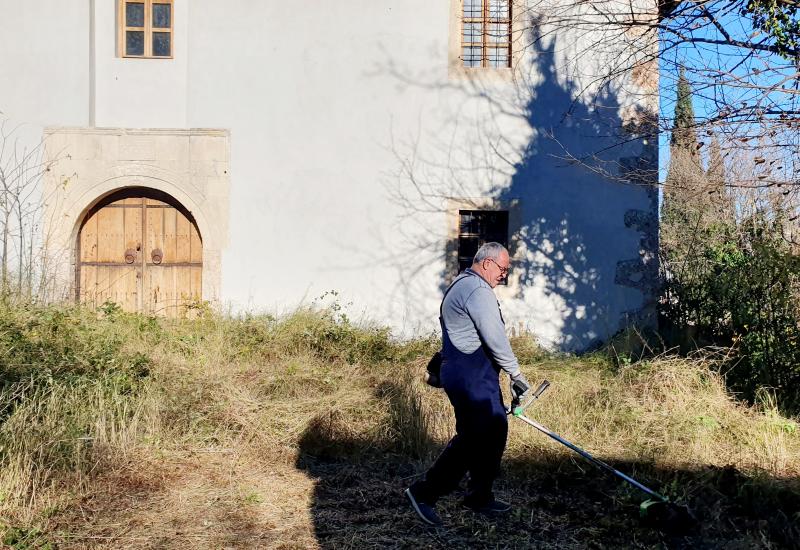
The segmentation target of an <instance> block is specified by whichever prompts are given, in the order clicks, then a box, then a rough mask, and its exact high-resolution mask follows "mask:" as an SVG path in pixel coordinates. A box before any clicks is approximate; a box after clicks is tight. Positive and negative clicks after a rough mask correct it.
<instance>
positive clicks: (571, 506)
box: [0, 307, 800, 548]
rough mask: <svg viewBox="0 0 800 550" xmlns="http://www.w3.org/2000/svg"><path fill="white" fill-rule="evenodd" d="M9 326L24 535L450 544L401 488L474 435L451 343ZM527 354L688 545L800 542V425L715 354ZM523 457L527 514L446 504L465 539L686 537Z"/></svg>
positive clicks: (5, 432) (595, 485)
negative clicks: (450, 386) (689, 520)
mask: <svg viewBox="0 0 800 550" xmlns="http://www.w3.org/2000/svg"><path fill="white" fill-rule="evenodd" d="M0 320H1V321H2V330H0V345H1V346H2V350H3V351H2V353H3V356H2V371H0V372H2V388H3V389H2V392H0V407H2V421H0V422H1V423H0V495H1V496H0V518H2V519H1V520H0V523H1V524H2V527H0V531H2V533H3V535H2V536H3V537H4V538H3V541H4V544H6V545H8V546H11V547H14V548H45V547H47V545H51V547H52V546H63V547H97V546H103V547H120V546H126V547H131V546H134V547H152V546H161V547H163V546H173V547H186V546H192V547H219V546H243V547H248V546H249V547H252V546H272V547H298V548H308V547H314V546H337V547H342V546H344V547H357V546H363V545H365V544H370V543H372V544H376V542H375V541H376V540H377V541H382V542H379V543H380V544H382V545H384V546H392V545H395V546H399V545H402V544H411V545H420V546H425V545H429V546H430V545H434V546H435V545H437V544H438V543H437V542H436V540H437V539H436V538H435V535H433V534H431V533H430V532H428V531H427V530H425V529H424V528H422V527H421V526H420V525H419V524H418V523H417V522H416V521H415V520H414V518H413V516H412V515H411V514H410V513H407V512H408V510H407V508H406V506H405V503H404V502H403V501H402V497H401V496H400V491H401V489H402V488H404V487H405V485H407V484H408V482H409V481H408V480H409V477H410V476H413V475H415V474H418V473H419V472H421V471H422V469H423V467H424V465H426V464H428V463H429V461H430V460H431V459H432V457H434V456H435V454H436V453H437V452H438V450H439V449H440V448H441V445H442V444H443V443H444V442H445V441H446V440H447V438H448V437H449V435H450V432H451V430H452V425H453V419H452V417H451V412H450V407H449V405H448V404H447V402H446V398H445V397H444V395H443V394H442V393H441V392H439V391H436V390H433V389H431V388H429V387H427V386H425V385H424V384H423V383H422V382H421V373H422V370H423V368H424V364H425V362H426V361H427V358H428V356H429V354H430V353H431V351H432V350H433V349H434V348H435V347H436V345H437V342H435V341H433V340H421V341H412V342H397V341H394V340H393V339H392V338H391V337H390V335H389V333H388V331H387V330H385V329H383V328H380V327H370V326H367V327H359V326H355V325H354V324H352V323H351V322H349V321H347V319H346V318H343V317H341V316H340V315H339V314H337V312H335V311H330V310H324V311H313V310H300V311H298V312H296V313H294V314H292V315H289V316H286V317H282V318H275V317H271V316H251V317H246V318H243V319H231V318H227V317H222V316H219V315H216V314H213V313H211V312H210V311H207V310H206V311H202V314H201V315H200V317H199V318H198V319H196V320H192V321H189V320H186V321H167V320H159V319H154V318H148V317H144V316H139V315H130V314H125V313H122V312H120V311H119V310H118V309H116V308H113V307H106V308H105V309H104V311H101V312H92V311H87V310H84V309H80V308H73V307H70V308H63V307H49V308H34V307H25V308H23V307H16V308H11V307H5V308H4V309H2V310H0ZM514 346H515V348H516V349H517V351H518V353H519V356H520V358H521V359H523V361H524V363H525V364H524V369H525V371H526V373H527V375H528V377H529V378H531V379H541V378H544V377H547V378H548V379H550V380H551V381H552V382H553V386H552V389H551V390H550V391H549V392H548V394H545V397H544V398H543V399H542V402H541V405H539V406H538V408H537V409H536V410H535V411H534V415H535V416H536V417H537V418H538V419H539V420H540V421H541V422H543V423H544V424H545V425H547V426H549V427H551V428H552V429H554V430H555V431H557V432H559V433H561V434H562V435H564V436H565V437H567V438H568V439H570V440H573V441H575V442H576V443H578V444H580V445H582V446H584V447H585V448H587V449H588V450H590V451H591V452H593V453H596V454H597V455H598V456H600V457H602V458H603V459H605V460H609V461H611V462H612V463H614V464H617V465H618V466H619V467H620V468H624V469H625V470H626V471H629V472H634V473H635V474H636V475H637V476H640V477H641V478H642V479H643V480H644V481H646V482H647V483H651V484H653V485H655V486H656V487H658V488H659V489H660V490H663V491H665V492H667V493H668V494H669V495H670V496H674V497H677V498H680V499H682V500H684V501H687V502H689V503H690V504H691V505H692V506H694V507H697V508H700V509H701V510H700V512H701V513H702V514H703V515H704V517H705V518H706V519H707V520H708V521H705V522H703V525H702V527H701V529H700V530H699V531H697V532H694V533H691V534H689V535H686V536H685V537H684V538H682V539H681V540H682V541H683V543H684V544H690V545H695V546H698V545H699V546H702V545H704V544H716V545H722V544H726V543H738V544H741V545H751V544H752V543H758V544H760V542H758V541H761V542H763V541H768V542H769V544H783V545H791V544H797V543H798V541H800V533H798V532H797V525H798V520H800V515H798V514H800V488H799V487H798V478H800V459H799V458H798V457H800V429H798V424H797V422H796V421H795V420H794V419H791V418H788V417H784V416H782V415H781V414H780V413H779V412H778V411H777V410H776V409H775V407H774V403H773V402H770V401H764V402H760V403H758V404H757V405H756V406H745V405H742V404H739V403H738V402H737V401H735V400H733V399H732V398H731V397H730V396H729V395H728V394H727V393H726V391H725V388H724V385H723V383H722V380H721V378H720V377H719V375H718V374H716V373H715V371H713V370H712V369H709V365H707V364H704V363H702V362H699V361H691V360H685V359H678V358H672V359H666V358H662V359H656V360H653V361H644V362H641V363H638V364H634V365H628V366H624V367H617V366H615V364H614V363H613V362H612V361H610V360H608V359H607V358H606V357H605V356H603V355H595V356H592V357H588V358H583V359H575V358H570V357H563V358H562V357H553V356H549V355H547V354H545V353H543V352H541V351H540V350H537V349H536V347H535V346H534V345H533V344H532V343H531V341H530V340H526V339H522V340H518V341H516V342H514ZM505 464H506V466H507V472H506V475H505V482H504V483H503V484H501V491H503V493H504V494H506V495H508V496H510V497H511V498H512V499H513V500H514V501H515V503H516V504H517V505H518V510H517V512H516V513H515V514H514V516H513V517H512V518H510V519H509V520H508V521H507V522H504V523H500V524H497V525H496V526H495V525H494V524H490V523H486V522H483V521H482V520H480V519H479V518H474V517H472V516H470V515H468V514H467V513H465V512H463V511H461V510H459V509H458V508H456V507H454V503H453V502H450V501H448V502H446V503H444V507H445V508H444V512H445V514H446V515H447V516H448V518H449V519H448V521H449V522H450V523H451V524H452V531H451V535H452V537H451V540H452V541H455V543H456V545H463V546H472V547H475V546H497V545H500V546H503V545H505V546H518V547H519V546H529V545H531V544H534V543H536V544H539V545H551V546H553V547H564V546H570V545H577V546H580V545H582V544H588V541H590V540H591V541H599V542H600V543H602V544H606V545H609V546H615V545H619V544H627V543H628V542H629V540H630V539H629V538H627V537H628V536H629V534H630V533H635V534H636V538H637V540H638V541H640V543H641V545H643V546H648V545H649V546H652V545H655V544H659V543H665V542H664V540H665V539H663V535H661V534H659V533H658V532H655V531H652V530H648V529H646V528H644V527H642V526H640V525H638V523H637V522H636V519H635V509H636V503H637V499H638V495H635V494H633V493H632V492H631V491H630V490H629V489H627V488H625V487H623V486H621V485H619V484H618V483H617V481H615V480H613V479H609V478H608V477H607V476H605V475H604V474H602V473H599V472H596V471H594V470H592V469H591V468H590V467H587V466H586V465H583V464H581V463H580V462H578V461H575V460H573V459H572V456H571V454H570V452H569V451H568V450H566V449H564V448H561V447H558V446H557V445H555V444H553V443H552V442H551V441H550V440H548V439H547V438H545V437H543V436H541V435H540V434H538V433H535V432H533V430H530V429H529V428H528V427H527V426H525V425H524V424H522V423H514V422H512V424H511V433H510V438H509V447H508V452H507V455H506V461H505ZM776 509H777V510H779V511H778V512H776V511H775V510H776ZM767 510H769V513H767ZM598 518H601V519H602V521H599V520H598ZM722 520H724V521H722ZM731 523H733V525H735V527H734V528H731V527H730V524H731ZM544 526H547V527H546V528H545V527H544ZM623 534H624V535H625V537H626V538H624V539H623V538H621V537H622V536H623ZM581 541H583V542H581Z"/></svg>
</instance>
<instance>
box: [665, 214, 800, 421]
mask: <svg viewBox="0 0 800 550" xmlns="http://www.w3.org/2000/svg"><path fill="white" fill-rule="evenodd" d="M780 223H781V220H770V219H767V218H766V216H754V217H752V218H750V219H748V220H746V221H745V222H743V223H741V224H740V225H739V226H737V227H734V226H725V225H723V224H718V225H716V226H714V227H711V228H710V229H707V230H706V231H705V232H704V234H703V235H701V236H699V237H698V238H697V239H696V241H695V247H696V249H695V250H687V251H684V254H683V255H682V256H681V257H673V258H667V266H666V267H667V269H668V270H669V273H668V275H669V276H668V279H667V284H666V300H665V303H664V307H663V308H662V314H663V315H664V317H665V319H666V321H667V322H668V326H670V327H673V328H675V327H677V328H678V329H680V330H681V331H683V333H684V334H685V333H690V334H691V337H692V338H693V339H694V341H695V343H696V344H698V345H701V346H703V345H716V346H725V347H730V348H731V349H732V350H733V351H734V353H733V355H732V356H729V357H727V358H726V359H725V360H724V361H723V371H724V372H725V374H726V380H727V382H728V385H729V387H730V388H731V389H733V390H734V391H736V392H738V393H740V394H741V395H742V396H743V397H744V398H746V399H748V400H749V401H751V402H753V401H754V400H755V398H756V395H757V392H759V391H760V390H764V389H766V390H769V391H772V392H774V393H775V394H776V396H777V398H778V402H779V404H780V406H781V408H783V409H784V410H786V411H789V412H792V413H797V412H800V394H798V392H797V388H798V385H800V301H799V300H800V298H799V296H800V294H799V293H800V257H799V256H797V255H796V254H793V252H792V250H791V247H790V246H789V244H788V243H787V242H786V241H785V240H783V238H782V236H781V233H780ZM673 336H674V332H673ZM673 341H674V339H673Z"/></svg>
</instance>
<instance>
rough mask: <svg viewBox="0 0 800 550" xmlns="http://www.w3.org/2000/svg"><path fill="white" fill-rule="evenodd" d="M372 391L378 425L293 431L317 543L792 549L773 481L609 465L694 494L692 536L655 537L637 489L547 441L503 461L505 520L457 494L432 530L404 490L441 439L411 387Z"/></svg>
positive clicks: (730, 473) (331, 418) (798, 505)
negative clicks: (381, 413) (547, 446)
mask: <svg viewBox="0 0 800 550" xmlns="http://www.w3.org/2000/svg"><path fill="white" fill-rule="evenodd" d="M376 393H377V396H378V397H379V399H380V400H381V401H382V402H384V403H385V406H386V407H387V408H388V411H389V417H390V418H391V419H392V420H391V421H390V424H389V425H388V426H384V429H381V430H377V431H373V432H371V433H369V434H355V433H353V432H352V430H351V427H350V426H348V425H347V422H346V419H344V418H343V417H341V416H339V415H337V414H331V413H327V414H323V415H320V416H318V417H317V418H315V419H314V420H313V421H312V422H310V423H309V425H308V427H307V429H306V430H305V431H304V433H303V434H302V436H301V438H300V442H299V447H300V448H299V455H298V460H297V467H298V468H299V469H301V470H304V471H305V472H307V473H308V475H309V476H310V477H312V478H313V479H314V480H315V488H314V494H313V497H312V500H311V503H310V514H311V517H312V521H313V524H314V532H315V536H316V539H317V541H318V543H319V545H320V547H322V548H654V547H659V548H660V547H666V548H726V547H731V545H734V546H735V547H772V546H771V545H778V546H785V547H791V546H793V545H794V546H795V547H796V546H797V545H798V544H800V527H798V525H797V524H796V522H795V519H796V515H795V514H797V513H800V493H798V492H797V491H796V490H794V491H792V490H790V489H789V488H785V489H782V488H781V485H780V484H777V483H776V482H774V481H773V480H770V479H756V478H752V477H748V476H745V475H743V474H741V473H740V472H738V471H737V470H735V469H734V468H731V467H729V468H713V467H704V468H699V469H697V470H666V469H657V468H655V467H653V465H652V464H649V463H636V462H612V464H613V466H614V467H616V468H618V469H620V470H621V471H624V472H627V473H631V474H633V475H634V476H636V477H637V478H638V479H640V480H641V481H642V482H644V483H646V484H648V485H650V486H652V487H654V488H655V489H657V490H664V488H665V487H673V488H675V487H678V488H681V490H683V491H684V494H685V495H690V497H688V504H689V505H690V506H691V507H692V508H693V509H694V510H695V512H696V513H697V515H698V516H699V520H700V521H699V524H698V526H697V527H696V528H694V529H691V530H689V531H688V532H663V531H659V530H657V529H654V528H652V527H648V526H645V525H643V524H642V523H641V522H640V520H639V519H638V505H639V503H640V502H641V501H643V500H644V499H645V497H644V496H643V495H641V494H640V493H638V492H636V491H634V490H632V489H630V488H629V487H628V486H627V485H625V484H623V483H621V482H620V481H619V480H618V479H617V478H614V477H612V476H609V475H607V474H605V473H603V472H601V471H599V470H597V469H595V468H593V467H592V466H590V465H588V464H586V463H585V462H582V461H580V459H577V458H575V457H574V455H572V454H571V453H570V452H569V451H567V450H566V449H563V448H561V447H559V446H558V445H557V444H555V443H553V445H552V450H551V451H548V453H547V454H529V455H525V456H522V457H519V456H518V457H516V458H513V459H510V460H508V459H506V460H504V463H503V470H504V473H503V475H502V477H501V478H500V480H498V483H497V484H496V490H497V492H498V494H499V495H500V496H502V497H503V498H507V499H509V500H510V501H511V502H513V504H514V510H513V512H512V513H511V514H510V515H508V516H506V517H504V518H502V519H500V520H496V521H490V520H487V519H485V518H483V517H481V516H479V515H476V514H474V513H472V512H470V511H468V510H465V509H463V508H462V507H461V506H460V504H459V501H460V495H459V494H458V493H456V494H454V495H451V496H448V497H446V498H444V499H442V500H441V501H440V503H439V505H438V511H439V512H440V514H441V516H442V518H443V520H444V522H445V526H444V527H443V528H441V529H431V528H428V527H426V526H425V525H424V524H422V523H421V522H420V521H419V520H418V519H417V517H416V515H415V514H414V513H413V512H412V510H411V508H410V506H409V504H408V502H407V501H406V499H405V497H404V495H403V490H404V489H405V488H406V487H408V486H409V485H410V484H411V483H412V482H413V481H414V479H416V477H417V476H418V475H419V474H421V473H422V472H423V471H424V469H425V468H426V467H427V466H429V465H430V463H431V461H432V460H433V458H434V457H435V456H436V455H437V454H438V452H439V451H440V450H441V447H442V442H437V441H435V440H434V439H433V438H432V437H431V436H430V435H429V432H428V431H427V428H426V427H425V426H426V423H425V420H424V418H420V417H419V415H417V414H415V413H414V410H415V407H413V406H412V407H409V403H413V402H414V399H416V398H419V397H420V396H419V394H417V393H415V390H413V389H412V388H411V387H410V386H408V385H407V384H403V383H402V382H401V383H386V384H384V385H382V386H380V387H379V388H378V389H377V391H376ZM427 398H431V396H430V395H429V396H427ZM416 411H417V413H419V414H424V413H423V412H422V410H421V409H419V408H417V409H416ZM512 422H513V420H512ZM415 430H417V431H415ZM512 436H513V432H512ZM542 437H544V436H542ZM601 458H603V457H601ZM796 485H797V483H796V482H795V486H796ZM787 487H788V486H787ZM684 498H686V497H685V496H684Z"/></svg>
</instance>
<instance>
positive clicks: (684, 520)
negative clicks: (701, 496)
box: [639, 499, 697, 533]
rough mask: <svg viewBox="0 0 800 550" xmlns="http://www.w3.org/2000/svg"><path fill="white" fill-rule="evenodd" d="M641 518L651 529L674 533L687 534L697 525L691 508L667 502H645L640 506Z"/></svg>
mask: <svg viewBox="0 0 800 550" xmlns="http://www.w3.org/2000/svg"><path fill="white" fill-rule="evenodd" d="M639 518H640V519H641V520H642V523H644V524H646V525H648V526H650V527H655V528H657V529H660V530H662V531H669V532H673V533H685V532H686V531H690V530H691V529H693V528H694V527H695V526H696V525H697V518H695V516H694V514H693V513H692V511H691V510H689V508H687V507H686V506H683V505H680V504H675V503H673V502H669V501H666V500H656V499H650V500H645V501H644V502H642V503H641V504H640V505H639Z"/></svg>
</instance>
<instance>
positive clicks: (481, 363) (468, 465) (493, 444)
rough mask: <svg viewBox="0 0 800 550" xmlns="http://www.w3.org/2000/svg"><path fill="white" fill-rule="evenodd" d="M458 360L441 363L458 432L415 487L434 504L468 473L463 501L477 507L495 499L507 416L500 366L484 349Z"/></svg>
mask: <svg viewBox="0 0 800 550" xmlns="http://www.w3.org/2000/svg"><path fill="white" fill-rule="evenodd" d="M446 347H447V346H445V349H446ZM445 357H446V356H445ZM458 359H460V361H458V362H457V364H452V363H451V367H450V368H448V364H447V362H446V361H445V362H444V363H443V365H442V381H443V384H444V388H445V391H446V392H447V396H448V398H449V399H450V403H451V404H452V405H453V409H454V411H455V415H456V435H455V437H453V439H451V440H450V442H449V443H448V444H447V447H445V449H444V451H443V452H442V454H441V455H440V456H439V458H438V459H437V460H436V462H435V463H434V465H433V466H432V467H431V468H430V470H428V471H427V472H426V474H425V478H424V479H423V480H421V481H418V482H417V483H415V484H414V485H413V486H412V488H411V490H412V492H413V493H414V496H415V497H416V498H417V499H418V500H420V501H421V502H425V503H427V504H434V503H435V502H436V501H437V500H438V499H439V497H442V496H444V495H446V494H448V493H450V492H451V491H453V490H454V489H456V488H457V487H458V484H459V483H460V482H461V479H462V478H463V477H464V475H465V474H466V473H469V482H468V484H467V495H466V497H465V499H464V500H465V502H468V503H470V504H472V505H478V506H479V505H483V504H486V503H488V502H490V501H491V500H492V499H493V498H494V495H493V493H492V484H493V483H494V480H495V478H496V477H497V475H498V474H499V473H500V460H501V458H502V456H503V451H504V450H505V447H506V438H507V436H508V420H507V418H506V412H505V408H504V407H503V402H502V397H501V395H500V386H499V382H498V374H497V371H496V370H495V369H494V368H493V367H492V365H491V362H490V361H489V360H488V357H486V355H485V354H484V353H483V350H481V349H479V350H478V351H477V352H476V353H475V354H471V355H465V354H462V355H461V357H459V358H458ZM486 369H489V370H488V371H487V370H486ZM448 371H449V372H448Z"/></svg>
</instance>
